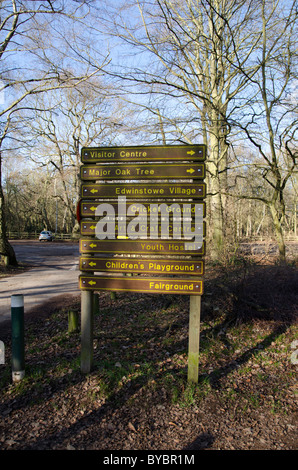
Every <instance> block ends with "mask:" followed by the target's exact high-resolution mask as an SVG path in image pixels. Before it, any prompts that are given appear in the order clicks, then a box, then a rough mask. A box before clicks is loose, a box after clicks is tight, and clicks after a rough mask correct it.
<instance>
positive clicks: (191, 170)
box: [186, 168, 195, 173]
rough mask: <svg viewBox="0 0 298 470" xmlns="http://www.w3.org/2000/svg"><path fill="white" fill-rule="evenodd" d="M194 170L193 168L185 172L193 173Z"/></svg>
mask: <svg viewBox="0 0 298 470" xmlns="http://www.w3.org/2000/svg"><path fill="white" fill-rule="evenodd" d="M194 171H195V170H194V169H193V168H190V169H189V170H186V173H194Z"/></svg>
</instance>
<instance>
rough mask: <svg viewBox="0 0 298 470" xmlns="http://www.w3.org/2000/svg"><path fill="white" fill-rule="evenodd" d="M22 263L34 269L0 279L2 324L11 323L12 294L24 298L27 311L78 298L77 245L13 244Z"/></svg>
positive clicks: (29, 242) (32, 242)
mask: <svg viewBox="0 0 298 470" xmlns="http://www.w3.org/2000/svg"><path fill="white" fill-rule="evenodd" d="M11 244H12V246H13V247H14V250H15V252H16V255H17V259H18V261H19V262H22V263H25V264H27V265H29V266H30V267H31V266H32V268H31V269H30V270H29V271H26V272H24V273H22V274H17V275H15V276H9V277H6V278H3V279H0V322H1V321H4V320H7V319H10V308H11V307H10V304H11V295H12V294H23V295H24V305H25V311H28V310H30V309H31V308H32V307H35V306H36V305H39V304H42V303H44V302H45V301H47V300H49V299H52V298H53V297H54V296H58V295H61V294H74V295H75V294H79V288H78V276H79V271H78V262H79V246H78V243H68V242H65V243H61V242H52V243H51V242H39V241H26V240H22V241H13V242H11Z"/></svg>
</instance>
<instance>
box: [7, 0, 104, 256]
mask: <svg viewBox="0 0 298 470" xmlns="http://www.w3.org/2000/svg"><path fill="white" fill-rule="evenodd" d="M89 3H90V2H87V1H81V2H80V1H69V2H67V5H66V4H65V2H64V1H62V0H61V1H60V0H57V1H55V2H49V1H48V2H41V1H35V2H32V1H18V0H4V1H2V2H1V4H0V18H1V19H0V73H1V83H0V85H1V86H0V92H1V102H2V103H1V105H0V256H1V259H2V261H4V263H5V264H6V265H8V264H17V260H16V257H15V254H14V251H13V248H12V247H11V245H10V244H9V242H8V239H7V236H6V227H5V212H4V195H3V189H2V178H1V155H2V156H3V151H4V143H5V141H6V140H7V138H9V137H10V135H11V134H10V132H11V126H12V125H13V123H14V119H15V113H16V111H17V110H19V109H20V108H23V109H24V108H26V106H27V104H26V99H27V98H28V97H29V96H32V95H37V94H41V93H46V92H47V91H49V90H54V89H58V88H69V87H73V86H76V85H77V84H78V83H81V82H82V81H85V80H87V79H88V78H89V77H90V76H92V75H93V74H94V73H96V71H97V72H98V70H100V67H98V66H97V69H96V70H95V69H94V68H93V69H91V68H90V65H88V67H86V64H85V65H84V67H83V66H82V64H81V66H79V62H78V56H76V57H75V58H74V53H73V49H72V48H70V47H69V45H68V43H67V41H66V39H67V38H66V36H65V37H63V34H64V32H65V31H66V30H67V29H68V28H70V25H71V23H72V22H73V21H77V22H82V21H83V19H84V17H85V16H86V15H87V14H88V8H89V7H88V4H89ZM64 20H66V21H64ZM63 40H65V41H64V44H63V46H62V41H63ZM73 62H75V64H76V69H75V70H74V68H73Z"/></svg>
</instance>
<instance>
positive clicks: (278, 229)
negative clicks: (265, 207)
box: [269, 204, 286, 262]
mask: <svg viewBox="0 0 298 470" xmlns="http://www.w3.org/2000/svg"><path fill="white" fill-rule="evenodd" d="M269 207H270V211H271V215H272V219H273V225H274V231H275V236H276V240H277V244H278V252H279V259H280V261H282V262H283V261H285V259H286V245H285V241H284V236H283V229H282V225H281V218H280V217H279V214H278V210H277V209H276V207H275V205H274V204H270V206H269Z"/></svg>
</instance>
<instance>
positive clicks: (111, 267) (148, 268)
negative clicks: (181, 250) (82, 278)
mask: <svg viewBox="0 0 298 470" xmlns="http://www.w3.org/2000/svg"><path fill="white" fill-rule="evenodd" d="M80 270H81V271H92V272H94V271H97V272H111V273H113V272H114V273H117V272H119V273H141V274H176V275H177V274H183V275H188V276H189V275H190V276H201V275H203V273H204V261H202V260H200V259H198V260H182V259H173V258H169V259H166V258H163V259H146V258H143V257H142V258H122V257H118V258H117V257H105V258H96V257H92V258H86V257H85V258H84V257H81V258H80Z"/></svg>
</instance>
